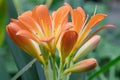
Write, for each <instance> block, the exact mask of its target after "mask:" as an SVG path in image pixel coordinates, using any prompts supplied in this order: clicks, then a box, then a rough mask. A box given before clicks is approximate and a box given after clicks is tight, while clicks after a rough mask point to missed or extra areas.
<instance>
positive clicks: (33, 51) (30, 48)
mask: <svg viewBox="0 0 120 80" xmlns="http://www.w3.org/2000/svg"><path fill="white" fill-rule="evenodd" d="M17 30H19V29H16V27H15V26H13V25H11V24H9V25H8V26H7V32H8V35H9V36H10V37H11V38H12V40H13V41H14V42H15V43H16V44H17V45H18V46H19V47H20V48H22V49H23V50H24V51H26V52H27V53H28V54H30V55H31V56H33V57H35V58H37V59H38V60H39V61H40V62H43V59H42V57H41V56H40V55H41V52H40V49H39V45H38V44H37V43H36V42H34V41H33V40H30V39H27V38H25V37H23V36H16V34H15V33H16V32H17Z"/></svg>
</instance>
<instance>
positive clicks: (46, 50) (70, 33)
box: [7, 3, 106, 63]
mask: <svg viewBox="0 0 120 80" xmlns="http://www.w3.org/2000/svg"><path fill="white" fill-rule="evenodd" d="M69 12H70V14H71V20H72V22H69V21H68V14H69ZM105 17H106V15H105V14H96V15H94V16H92V17H91V18H90V20H89V21H88V22H87V18H86V14H85V12H84V10H83V9H82V8H81V7H78V8H77V9H72V8H71V6H70V5H69V4H67V3H66V4H65V5H64V6H62V7H60V8H59V9H58V10H57V11H55V12H53V13H52V16H51V15H50V14H49V11H48V8H47V6H46V5H39V6H36V7H35V8H34V9H33V10H32V11H26V12H24V13H23V14H22V15H20V16H19V17H18V19H11V22H10V24H8V25H7V32H8V35H9V36H10V37H11V38H12V39H13V41H14V42H15V43H16V44H17V45H18V46H20V47H21V48H22V49H23V50H24V51H26V52H27V53H28V54H30V55H32V56H33V57H35V58H37V59H38V60H39V61H41V62H42V63H45V62H46V61H48V57H49V55H51V56H53V55H54V53H55V49H56V46H57V45H58V46H57V47H58V50H59V52H60V58H61V59H62V61H65V59H66V58H67V57H68V56H69V54H73V53H74V52H75V51H76V50H77V49H78V48H79V47H80V46H81V45H82V44H84V43H85V42H86V41H87V40H88V39H90V37H88V38H87V36H88V34H89V33H90V31H91V30H92V28H93V26H94V25H96V24H97V23H98V22H100V21H101V20H103V19H104V18H105ZM86 22H87V23H86ZM103 28H106V27H102V28H100V29H98V30H97V31H96V32H95V33H97V32H98V31H99V30H101V29H103ZM95 33H94V34H95ZM92 36H93V35H92ZM92 36H91V37H92ZM40 55H41V56H40Z"/></svg>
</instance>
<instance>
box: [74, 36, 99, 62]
mask: <svg viewBox="0 0 120 80" xmlns="http://www.w3.org/2000/svg"><path fill="white" fill-rule="evenodd" d="M99 42H100V36H99V35H95V36H93V37H92V38H91V39H90V40H88V41H87V42H86V43H85V44H84V45H83V46H82V47H81V48H80V49H79V50H78V51H77V53H76V55H75V57H74V58H73V61H74V62H75V61H77V60H78V59H79V58H80V57H82V56H84V55H86V54H87V53H88V52H90V51H92V50H93V49H94V48H95V47H96V46H97V45H98V43H99Z"/></svg>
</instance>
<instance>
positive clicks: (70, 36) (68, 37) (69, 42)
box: [60, 31, 78, 61]
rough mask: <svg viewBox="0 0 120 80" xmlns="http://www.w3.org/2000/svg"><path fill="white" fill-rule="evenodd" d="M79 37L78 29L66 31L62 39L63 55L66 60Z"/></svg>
mask: <svg viewBox="0 0 120 80" xmlns="http://www.w3.org/2000/svg"><path fill="white" fill-rule="evenodd" d="M77 38H78V34H77V32H76V31H66V32H65V33H64V34H63V36H62V39H61V43H60V45H61V48H60V49H61V50H60V51H61V57H62V60H63V61H64V60H65V59H66V57H67V56H68V55H69V53H70V51H71V50H72V48H73V46H74V44H75V43H76V41H77Z"/></svg>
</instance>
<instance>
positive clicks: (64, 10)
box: [53, 6, 70, 30]
mask: <svg viewBox="0 0 120 80" xmlns="http://www.w3.org/2000/svg"><path fill="white" fill-rule="evenodd" d="M69 10H70V8H69V7H68V6H62V7H60V8H59V9H58V10H57V11H56V12H54V17H53V20H54V30H56V29H57V28H58V26H60V25H62V24H63V23H64V21H65V20H66V18H67V16H68V13H69Z"/></svg>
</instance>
